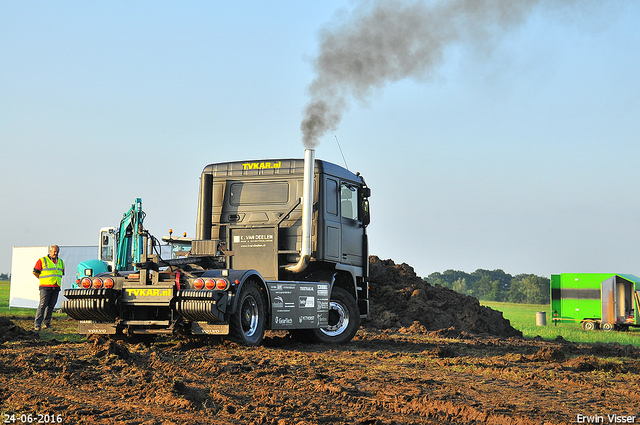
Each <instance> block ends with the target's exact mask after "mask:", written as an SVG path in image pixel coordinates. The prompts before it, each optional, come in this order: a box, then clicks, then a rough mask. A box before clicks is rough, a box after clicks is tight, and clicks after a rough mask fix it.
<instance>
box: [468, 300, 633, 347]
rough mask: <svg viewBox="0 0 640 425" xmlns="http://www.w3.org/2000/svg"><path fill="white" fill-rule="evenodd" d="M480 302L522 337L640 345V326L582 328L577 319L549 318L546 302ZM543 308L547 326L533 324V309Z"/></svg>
mask: <svg viewBox="0 0 640 425" xmlns="http://www.w3.org/2000/svg"><path fill="white" fill-rule="evenodd" d="M480 304H482V305H484V306H487V307H490V308H492V309H494V310H498V311H501V312H502V314H503V315H504V317H505V319H509V321H511V326H513V327H514V328H516V329H518V330H519V331H522V334H523V335H524V336H525V337H528V338H533V337H535V336H538V335H539V336H540V337H542V338H543V339H556V337H558V336H561V337H563V338H564V339H566V340H567V341H573V342H588V343H595V342H617V343H620V344H622V345H628V344H632V345H634V346H636V347H640V328H631V330H629V332H603V331H583V330H582V328H581V327H580V324H579V323H561V324H558V325H557V326H556V325H554V323H553V321H552V320H551V317H552V316H551V306H550V305H549V304H513V303H499V302H490V301H482V302H480ZM538 311H544V312H546V313H547V314H546V318H547V326H536V312H538Z"/></svg>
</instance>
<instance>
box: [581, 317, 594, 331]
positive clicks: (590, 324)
mask: <svg viewBox="0 0 640 425" xmlns="http://www.w3.org/2000/svg"><path fill="white" fill-rule="evenodd" d="M582 329H584V330H585V331H595V330H596V329H597V326H596V322H594V321H593V320H585V321H584V322H582Z"/></svg>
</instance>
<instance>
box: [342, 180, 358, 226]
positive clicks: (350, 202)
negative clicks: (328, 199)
mask: <svg viewBox="0 0 640 425" xmlns="http://www.w3.org/2000/svg"><path fill="white" fill-rule="evenodd" d="M340 211H341V215H342V217H343V218H348V219H350V220H357V219H358V189H356V187H354V186H350V185H347V184H345V183H342V184H341V185H340Z"/></svg>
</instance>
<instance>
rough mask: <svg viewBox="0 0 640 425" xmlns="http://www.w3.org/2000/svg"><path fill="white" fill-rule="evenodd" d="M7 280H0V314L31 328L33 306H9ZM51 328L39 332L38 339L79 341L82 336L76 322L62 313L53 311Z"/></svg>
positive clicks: (34, 313) (34, 312) (33, 315)
mask: <svg viewBox="0 0 640 425" xmlns="http://www.w3.org/2000/svg"><path fill="white" fill-rule="evenodd" d="M10 286H11V283H10V282H9V281H0V316H3V317H10V318H11V321H12V322H14V323H15V324H16V325H18V326H20V327H22V328H24V329H27V330H31V329H33V320H34V318H35V316H36V309H35V308H16V307H12V308H9V290H10ZM52 324H53V329H47V330H43V331H41V332H40V339H42V340H49V339H57V340H59V341H81V340H83V339H86V338H84V337H83V336H80V335H78V334H77V332H78V322H77V321H75V320H72V319H69V318H68V317H67V315H66V314H64V313H53V322H52Z"/></svg>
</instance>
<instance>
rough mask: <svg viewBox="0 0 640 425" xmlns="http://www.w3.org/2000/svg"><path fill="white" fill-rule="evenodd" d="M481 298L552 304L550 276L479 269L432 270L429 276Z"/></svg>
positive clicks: (431, 278)
mask: <svg viewBox="0 0 640 425" xmlns="http://www.w3.org/2000/svg"><path fill="white" fill-rule="evenodd" d="M425 280H426V281H427V282H429V283H430V284H432V285H441V286H444V287H445V288H449V289H453V290H454V291H456V292H459V293H461V294H465V295H470V296H472V297H476V298H478V299H479V300H481V301H501V302H512V303H524V304H549V302H550V300H549V299H550V295H549V288H550V284H551V281H550V279H549V278H548V277H544V276H536V275H535V274H519V275H516V276H512V275H510V274H509V273H505V272H504V271H502V270H483V269H478V270H476V271H475V272H473V273H466V272H462V271H458V270H446V271H444V272H442V273H440V272H435V273H431V274H430V275H429V276H427V278H426V279H425Z"/></svg>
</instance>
